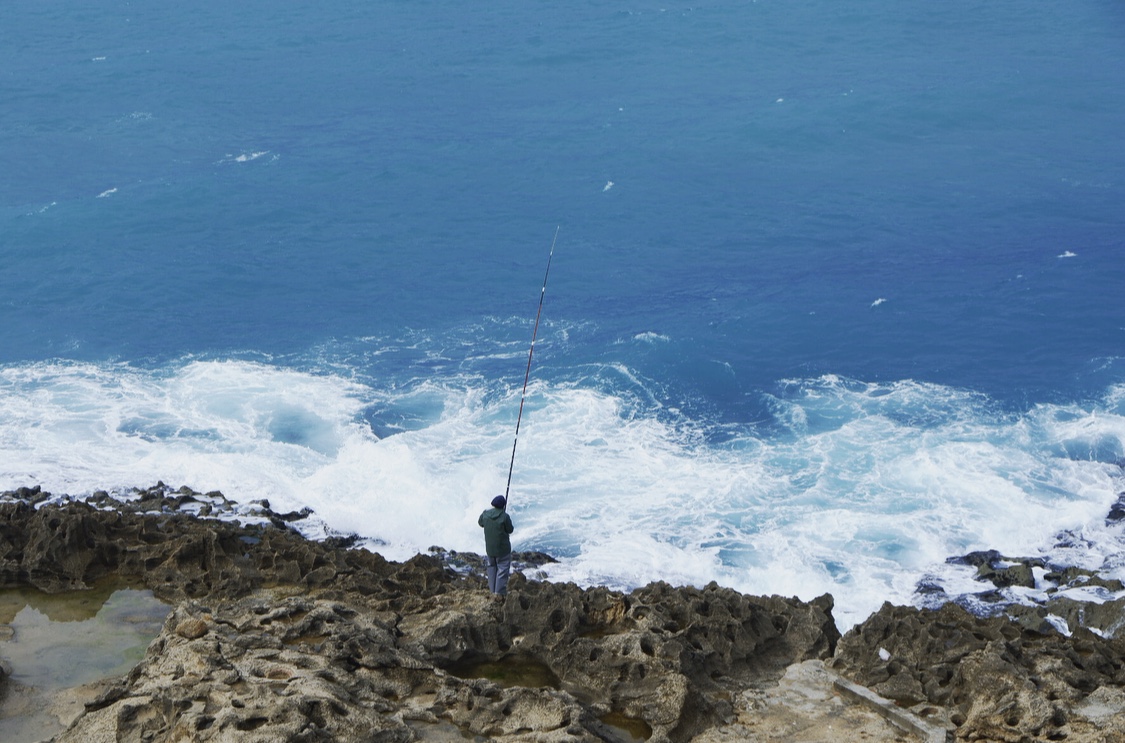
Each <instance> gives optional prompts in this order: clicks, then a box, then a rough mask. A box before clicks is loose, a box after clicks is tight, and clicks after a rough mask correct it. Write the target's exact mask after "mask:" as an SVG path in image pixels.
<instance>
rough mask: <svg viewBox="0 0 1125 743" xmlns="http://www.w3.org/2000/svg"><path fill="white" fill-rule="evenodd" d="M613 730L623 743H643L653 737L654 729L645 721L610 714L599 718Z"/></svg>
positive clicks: (618, 713) (615, 713) (613, 713)
mask: <svg viewBox="0 0 1125 743" xmlns="http://www.w3.org/2000/svg"><path fill="white" fill-rule="evenodd" d="M598 719H599V720H601V721H602V722H603V723H605V724H606V725H608V726H609V727H611V728H613V732H615V733H616V734H617V735H618V737H619V739H620V740H621V742H622V743H642V742H643V741H646V740H648V739H649V738H651V737H652V728H651V727H649V725H648V723H647V722H645V721H644V720H641V719H638V718H636V717H626V716H625V715H623V714H621V713H620V712H610V713H609V714H605V715H602V716H601V717H599V718H598Z"/></svg>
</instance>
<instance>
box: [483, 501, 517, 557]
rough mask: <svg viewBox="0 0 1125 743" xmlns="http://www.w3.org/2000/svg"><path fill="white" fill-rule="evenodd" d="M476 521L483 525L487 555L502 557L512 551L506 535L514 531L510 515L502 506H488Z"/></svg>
mask: <svg viewBox="0 0 1125 743" xmlns="http://www.w3.org/2000/svg"><path fill="white" fill-rule="evenodd" d="M477 523H478V524H480V525H481V526H483V527H484V551H485V554H487V555H488V556H489V557H503V556H504V555H506V554H508V553H509V552H511V551H512V542H511V540H509V539H508V535H509V534H511V533H512V532H513V531H515V527H514V526H512V517H511V516H509V515H508V514H507V512H506V511H504V509H502V508H490V509H488V510H487V511H485V512H484V513H482V514H481V515H480V518H479V519H477Z"/></svg>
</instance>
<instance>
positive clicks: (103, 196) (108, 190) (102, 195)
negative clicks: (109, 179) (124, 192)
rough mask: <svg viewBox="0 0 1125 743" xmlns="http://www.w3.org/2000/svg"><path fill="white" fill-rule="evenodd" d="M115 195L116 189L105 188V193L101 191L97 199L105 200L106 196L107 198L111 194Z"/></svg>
mask: <svg viewBox="0 0 1125 743" xmlns="http://www.w3.org/2000/svg"><path fill="white" fill-rule="evenodd" d="M115 193H117V189H116V188H107V189H106V190H105V191H102V192H101V193H100V194H98V198H99V199H104V198H106V197H107V196H109V195H111V194H115Z"/></svg>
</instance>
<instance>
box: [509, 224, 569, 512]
mask: <svg viewBox="0 0 1125 743" xmlns="http://www.w3.org/2000/svg"><path fill="white" fill-rule="evenodd" d="M561 226H562V225H559V227H561ZM559 227H555V236H554V237H553V238H552V239H551V252H550V254H549V255H548V256H547V270H546V272H545V273H544V274H543V288H542V289H541V290H540V292H539V310H538V311H537V312H536V313H535V329H534V330H532V331H531V348H529V349H528V351H527V371H526V372H525V373H524V375H523V394H521V395H520V412H519V415H517V416H516V438H515V441H513V442H512V461H511V462H510V463H509V464H508V484H507V485H506V486H505V487H504V500H505V501H507V500H508V491H509V490H511V489H512V469H513V468H515V466H516V445H517V444H518V443H519V442H520V421H521V420H523V403H524V400H526V399H527V381H528V380H529V379H531V356H532V354H534V353H535V337H536V336H537V335H539V317H540V315H542V314H543V297H545V296H547V277H548V276H550V275H551V259H552V258H554V257H555V241H556V240H558V239H559Z"/></svg>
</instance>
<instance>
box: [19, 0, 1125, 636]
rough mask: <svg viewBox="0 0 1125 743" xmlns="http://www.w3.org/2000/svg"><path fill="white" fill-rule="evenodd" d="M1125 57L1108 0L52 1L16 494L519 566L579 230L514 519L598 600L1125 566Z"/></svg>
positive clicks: (876, 592)
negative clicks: (598, 591) (495, 541)
mask: <svg viewBox="0 0 1125 743" xmlns="http://www.w3.org/2000/svg"><path fill="white" fill-rule="evenodd" d="M1123 31H1125V12H1123V11H1122V10H1121V8H1120V7H1119V5H1118V4H1113V3H1106V2H1088V1H1085V0H1080V1H1079V2H1073V3H1068V4H1048V3H1033V4H1030V5H1029V4H1027V3H1022V2H1015V0H1002V1H998V2H990V3H984V4H982V3H970V2H947V3H940V4H933V3H928V4H918V3H916V4H903V3H892V2H886V1H881V2H870V3H864V4H843V5H841V4H839V3H829V2H824V1H820V2H818V1H814V0H809V1H807V2H781V1H780V0H776V1H764V2H719V3H714V4H709V5H701V6H696V5H679V6H668V5H661V4H658V3H648V2H629V3H624V4H622V3H615V4H606V3H595V2H587V3H581V4H578V5H573V4H571V5H567V6H565V7H558V8H553V7H546V6H535V5H532V6H529V5H527V4H520V3H500V4H493V5H490V6H488V7H485V8H481V7H474V8H467V7H463V6H460V5H458V4H455V3H447V2H427V3H410V4H405V3H396V2H375V3H364V4H358V3H347V2H329V3H327V4H322V5H318V6H317V7H316V8H315V9H314V8H311V7H310V8H294V7H277V6H276V4H270V3H262V2H249V3H238V4H233V5H232V4H229V3H217V2H203V3H196V4H193V5H192V6H191V7H186V6H185V7H179V6H168V5H147V4H146V5H137V4H121V3H106V4H98V5H95V6H90V5H89V4H81V3H75V2H56V3H50V4H43V3H35V2H24V1H17V2H14V3H8V4H6V5H5V8H4V10H3V11H0V90H2V91H3V94H4V101H5V102H4V108H3V125H2V126H0V163H3V166H2V167H0V261H2V265H3V268H4V270H3V271H0V454H2V456H0V487H3V488H8V487H16V486H19V485H25V484H31V483H42V484H43V485H44V487H46V488H48V489H52V490H55V491H57V492H74V493H82V492H89V491H92V490H94V489H97V488H105V487H108V488H113V487H128V486H132V485H142V486H144V485H149V484H152V483H153V482H155V481H156V480H164V481H165V482H172V483H176V484H187V485H190V486H192V487H195V488H197V489H200V490H210V489H222V490H224V491H227V492H228V493H229V494H231V495H232V496H234V497H239V496H241V497H242V498H243V499H245V500H249V499H251V498H257V497H268V498H270V500H271V502H272V503H275V504H282V507H284V508H289V507H300V506H303V505H309V506H312V507H313V508H315V509H317V511H318V513H320V514H321V515H322V516H323V517H324V519H325V520H326V523H327V527H328V528H334V529H339V530H344V531H351V530H358V531H359V532H360V533H362V534H363V535H364V536H367V537H370V538H371V539H372V540H381V541H382V542H384V543H385V544H384V545H383V547H382V548H383V549H385V550H386V551H388V552H389V553H392V554H398V555H405V554H409V553H410V552H411V551H413V550H416V549H425V548H427V547H428V546H429V545H430V544H433V543H434V542H441V543H443V544H445V545H447V546H449V547H453V548H458V549H472V548H475V547H477V546H479V545H477V542H478V541H479V534H478V533H477V530H476V526H475V520H476V513H477V512H479V510H480V508H482V507H483V506H484V505H485V504H486V503H487V501H488V500H489V499H490V498H491V496H492V495H494V494H495V492H497V491H502V490H504V488H505V484H506V475H507V470H508V464H509V461H508V458H509V456H510V453H511V444H512V441H511V438H512V433H513V430H514V423H515V415H516V410H517V409H518V405H519V392H520V389H519V388H520V385H521V384H522V378H523V372H524V369H525V367H526V361H527V356H526V353H527V346H528V342H529V340H530V335H531V323H532V321H533V319H534V313H535V309H536V304H537V302H538V299H539V291H540V284H541V281H542V276H543V271H544V268H545V264H546V258H547V251H548V248H549V245H550V241H551V237H552V235H553V234H554V231H555V228H556V227H559V228H560V231H559V242H558V246H557V249H556V253H555V256H554V262H553V264H552V269H551V278H550V283H549V286H548V291H547V295H546V301H545V305H544V318H543V325H542V327H541V329H540V339H539V344H538V345H537V349H536V356H535V364H534V367H533V374H532V387H531V389H530V397H529V400H528V407H527V408H526V409H525V418H524V420H523V426H524V427H523V428H522V429H521V440H520V444H519V450H518V457H517V461H516V468H515V471H514V481H513V489H514V493H513V516H514V517H515V518H516V521H517V528H518V531H517V534H516V536H517V538H518V540H519V544H518V546H519V547H521V548H540V549H550V550H552V551H555V552H558V553H560V554H563V555H566V556H568V558H569V559H568V561H566V562H565V563H564V567H562V568H560V571H561V572H560V577H570V578H574V579H576V580H579V581H601V582H608V583H611V584H614V585H622V586H627V585H633V584H635V583H638V582H643V581H646V580H649V579H653V578H657V577H666V578H667V579H669V580H673V581H682V582H706V581H707V580H711V579H716V580H719V581H720V582H722V583H724V584H727V585H733V586H736V587H739V588H742V589H745V590H753V591H755V592H762V591H768V592H775V591H776V592H782V593H798V594H801V595H806V594H814V593H815V592H819V591H821V590H831V591H833V592H834V593H836V594H841V595H842V594H844V593H848V594H850V595H852V596H853V597H855V598H854V599H849V601H852V604H851V605H849V607H848V608H846V612H847V613H848V614H849V615H862V614H863V613H864V612H865V611H868V610H870V609H872V608H875V607H877V606H878V603H879V602H880V601H881V599H882V598H891V599H895V600H908V599H909V597H910V595H911V593H912V591H913V586H914V583H915V582H916V580H917V579H918V577H919V576H921V575H923V574H926V573H927V571H929V570H931V568H932V566H934V565H940V564H941V563H942V561H943V560H944V558H945V557H946V556H948V555H949V554H952V553H955V552H959V551H965V550H967V549H973V548H983V547H995V548H999V549H1005V550H1019V549H1022V550H1036V549H1046V548H1049V546H1050V544H1051V543H1052V541H1053V536H1054V534H1055V532H1057V531H1058V530H1059V529H1061V528H1075V529H1083V528H1087V527H1088V526H1089V527H1090V528H1092V529H1094V530H1095V531H1096V532H1097V534H1094V535H1093V536H1092V537H1091V541H1092V542H1093V543H1095V544H1097V545H1099V546H1098V547H1097V548H1094V549H1092V550H1091V552H1090V555H1089V559H1091V560H1095V561H1097V562H1098V564H1099V565H1101V564H1102V563H1103V562H1104V561H1105V560H1106V559H1108V558H1107V556H1110V555H1114V554H1117V552H1118V551H1119V543H1118V541H1117V540H1118V536H1116V535H1114V534H1111V533H1108V532H1106V533H1102V532H1103V531H1104V529H1103V527H1102V526H1100V524H1101V518H1102V517H1103V516H1104V514H1105V511H1106V510H1107V509H1108V506H1109V504H1110V503H1112V502H1113V500H1114V498H1115V497H1116V493H1117V492H1119V491H1121V490H1122V489H1123V486H1122V484H1121V472H1120V468H1119V467H1118V466H1117V464H1116V462H1118V461H1119V460H1120V459H1121V458H1122V457H1125V423H1123V419H1122V413H1123V407H1122V406H1123V403H1122V399H1123V390H1125V386H1123V385H1125V371H1123V362H1122V356H1123V353H1122V348H1123V340H1125V312H1123V310H1125V305H1123V303H1122V302H1121V300H1120V299H1119V295H1120V294H1121V287H1122V286H1123V284H1125V281H1123V280H1125V268H1123V265H1125V264H1123V262H1122V261H1121V259H1120V256H1121V252H1122V247H1123V245H1125V243H1123V238H1122V235H1123V234H1125V230H1123V226H1125V219H1123V217H1122V210H1121V208H1120V205H1121V204H1122V203H1125V198H1123V196H1125V182H1123V180H1122V173H1123V172H1125V148H1122V147H1121V146H1120V141H1121V135H1120V132H1121V131H1123V130H1125V126H1123V125H1125V98H1123V97H1122V96H1120V95H1119V94H1118V93H1117V91H1120V90H1122V89H1125V34H1123ZM1090 525H1092V526H1090ZM1110 568H1112V566H1110V567H1107V569H1110ZM1112 569H1116V568H1112Z"/></svg>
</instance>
